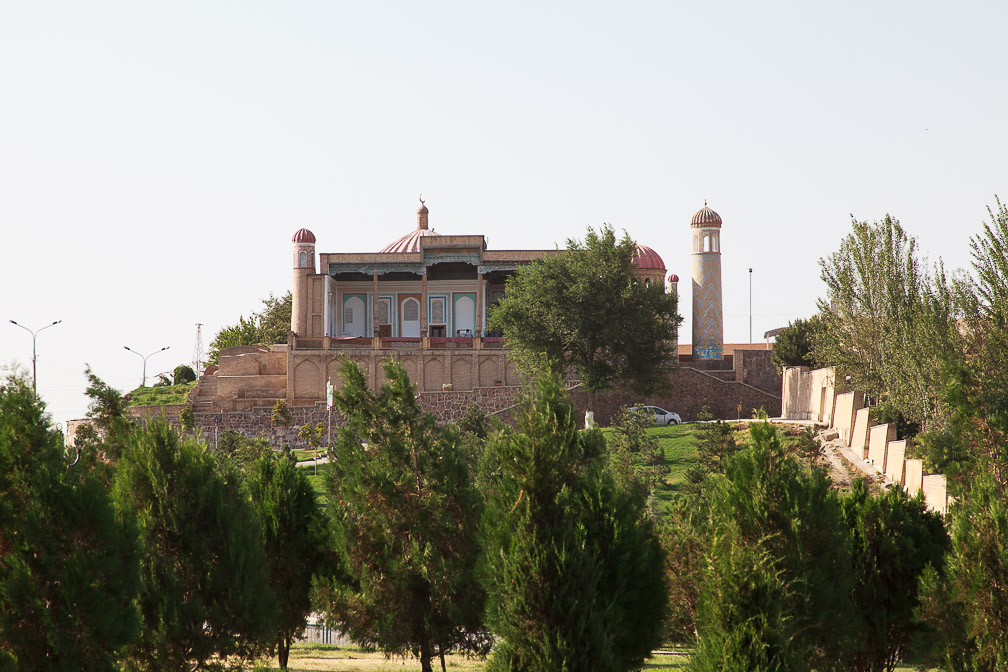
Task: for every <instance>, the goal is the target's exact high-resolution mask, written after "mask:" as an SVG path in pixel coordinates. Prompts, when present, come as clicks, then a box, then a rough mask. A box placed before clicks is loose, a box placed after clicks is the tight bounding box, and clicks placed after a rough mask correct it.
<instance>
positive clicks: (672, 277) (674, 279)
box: [668, 273, 679, 282]
mask: <svg viewBox="0 0 1008 672" xmlns="http://www.w3.org/2000/svg"><path fill="white" fill-rule="evenodd" d="M668 281H669V282H679V276H678V275H676V274H675V273H673V274H672V275H670V276H668Z"/></svg>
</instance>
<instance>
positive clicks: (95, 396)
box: [78, 365, 133, 460]
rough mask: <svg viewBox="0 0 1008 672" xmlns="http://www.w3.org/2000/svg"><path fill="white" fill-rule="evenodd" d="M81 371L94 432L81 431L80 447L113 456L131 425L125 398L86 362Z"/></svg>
mask: <svg viewBox="0 0 1008 672" xmlns="http://www.w3.org/2000/svg"><path fill="white" fill-rule="evenodd" d="M84 375H85V376H86V377H87V380H88V386H87V388H86V389H85V390H84V394H86V395H87V396H88V397H89V398H90V399H91V401H90V402H89V403H88V413H87V417H88V419H89V420H90V421H91V423H92V424H93V425H94V429H95V432H94V433H91V432H85V433H84V434H83V435H81V439H82V444H86V445H84V446H83V447H84V448H85V449H86V450H88V451H91V452H97V453H101V454H102V455H104V456H105V457H106V458H109V459H112V460H116V459H118V457H119V455H121V454H122V451H123V445H124V444H125V441H126V439H127V437H128V436H129V434H130V432H131V431H132V429H133V422H132V421H131V420H130V419H129V416H127V415H126V399H125V397H123V395H122V393H120V392H119V390H117V389H115V388H113V387H112V386H111V385H109V384H108V383H106V382H105V381H103V380H102V379H101V378H99V377H98V376H97V375H96V374H95V373H94V371H92V370H91V367H90V365H89V366H87V367H85V369H84ZM78 434H79V432H78Z"/></svg>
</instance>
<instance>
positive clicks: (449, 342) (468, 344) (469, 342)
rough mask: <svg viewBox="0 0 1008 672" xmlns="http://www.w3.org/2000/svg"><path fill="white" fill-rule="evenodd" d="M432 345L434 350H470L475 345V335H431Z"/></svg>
mask: <svg viewBox="0 0 1008 672" xmlns="http://www.w3.org/2000/svg"><path fill="white" fill-rule="evenodd" d="M430 347H431V349H432V350H443V349H452V348H458V349H465V350H469V349H471V348H472V347H473V337H472V336H431V338H430Z"/></svg>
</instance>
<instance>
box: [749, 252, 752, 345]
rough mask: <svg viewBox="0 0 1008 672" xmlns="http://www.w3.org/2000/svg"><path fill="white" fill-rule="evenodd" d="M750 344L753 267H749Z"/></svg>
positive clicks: (750, 334)
mask: <svg viewBox="0 0 1008 672" xmlns="http://www.w3.org/2000/svg"><path fill="white" fill-rule="evenodd" d="M749 342H750V343H752V266H750V267H749Z"/></svg>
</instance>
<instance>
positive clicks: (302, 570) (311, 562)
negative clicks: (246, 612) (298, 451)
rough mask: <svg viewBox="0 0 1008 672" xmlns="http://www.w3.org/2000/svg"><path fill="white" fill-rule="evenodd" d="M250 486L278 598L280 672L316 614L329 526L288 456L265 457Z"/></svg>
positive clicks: (276, 622)
mask: <svg viewBox="0 0 1008 672" xmlns="http://www.w3.org/2000/svg"><path fill="white" fill-rule="evenodd" d="M248 485H249V493H250V495H251V497H252V504H253V505H254V506H255V508H256V511H257V512H258V514H259V519H260V521H261V522H262V526H263V545H264V547H265V550H266V564H267V567H268V571H269V581H270V586H271V588H272V589H273V593H274V595H275V596H276V598H277V610H276V613H275V620H274V625H273V641H272V645H271V647H272V650H273V651H274V652H275V653H276V655H277V660H278V662H279V664H280V669H282V670H286V669H287V660H288V657H289V655H290V647H291V643H292V642H293V641H294V638H295V637H297V636H298V634H299V633H301V631H302V630H304V627H305V624H306V623H307V618H308V614H309V613H311V601H310V592H311V581H312V576H313V575H314V574H315V573H316V572H322V571H323V570H324V569H325V564H324V563H325V560H326V558H327V552H326V550H327V549H326V543H327V541H328V537H327V532H326V527H327V522H326V518H325V514H324V512H323V511H322V509H320V508H319V506H318V504H317V503H316V502H315V492H314V490H313V489H312V486H311V483H310V482H309V480H308V476H307V474H306V473H305V472H304V470H302V469H298V468H297V467H295V466H294V464H293V463H292V462H291V461H290V460H288V459H287V458H286V457H284V456H281V455H277V454H276V453H273V452H272V451H269V452H263V453H261V454H260V456H259V458H258V459H257V460H256V461H255V463H254V464H253V465H252V472H251V474H250V475H249V479H248Z"/></svg>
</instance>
